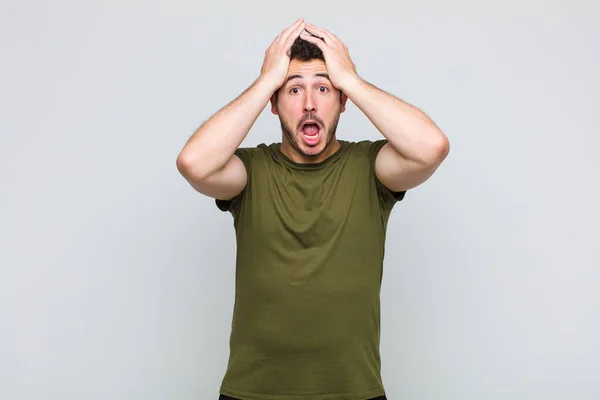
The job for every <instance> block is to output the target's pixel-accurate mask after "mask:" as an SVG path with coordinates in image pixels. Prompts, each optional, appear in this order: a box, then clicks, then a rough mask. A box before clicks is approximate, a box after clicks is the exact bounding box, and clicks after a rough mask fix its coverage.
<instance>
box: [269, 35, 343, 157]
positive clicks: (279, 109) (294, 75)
mask: <svg viewBox="0 0 600 400" xmlns="http://www.w3.org/2000/svg"><path fill="white" fill-rule="evenodd" d="M290 60H291V61H290V66H289V68H288V74H287V78H286V81H285V83H284V84H283V85H282V86H281V88H279V90H278V91H277V92H275V94H274V95H273V97H272V98H271V111H272V112H273V114H276V115H278V116H279V121H280V123H281V129H282V133H283V140H282V150H284V151H285V152H287V153H292V154H294V155H295V156H296V158H298V159H300V160H303V162H319V161H322V160H323V159H324V158H327V157H328V156H329V155H331V153H333V151H335V149H337V146H333V145H337V140H336V137H335V132H336V129H337V124H338V121H339V117H340V113H342V112H344V111H345V109H346V101H347V99H348V98H347V96H346V95H345V94H343V93H342V92H341V90H339V89H337V88H335V87H334V86H333V85H332V84H331V81H330V80H329V78H328V75H327V67H326V65H325V59H324V57H323V53H322V51H321V49H319V47H318V46H316V45H314V44H312V43H310V42H307V41H305V40H303V39H300V38H297V39H296V40H295V42H294V44H293V45H292V47H291V50H290ZM332 146H333V147H332ZM319 156H320V157H319Z"/></svg>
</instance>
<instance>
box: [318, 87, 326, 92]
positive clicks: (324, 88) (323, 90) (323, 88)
mask: <svg viewBox="0 0 600 400" xmlns="http://www.w3.org/2000/svg"><path fill="white" fill-rule="evenodd" d="M321 89H322V90H321ZM319 91H320V92H321V93H325V92H326V91H327V88H326V87H325V86H320V87H319Z"/></svg>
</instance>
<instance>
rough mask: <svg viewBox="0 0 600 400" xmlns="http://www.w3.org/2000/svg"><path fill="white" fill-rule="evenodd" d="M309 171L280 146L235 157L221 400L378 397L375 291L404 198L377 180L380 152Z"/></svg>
mask: <svg viewBox="0 0 600 400" xmlns="http://www.w3.org/2000/svg"><path fill="white" fill-rule="evenodd" d="M339 142H340V145H341V146H340V148H339V149H338V150H337V151H336V152H335V153H334V154H333V155H331V156H330V157H329V158H327V159H326V160H324V161H322V162H320V163H317V164H299V163H296V162H294V161H292V160H291V159H290V158H288V157H287V156H286V155H284V154H283V153H282V152H281V150H280V145H281V143H273V144H270V145H266V144H260V145H258V146H257V147H250V148H248V147H246V148H239V149H237V150H236V152H235V154H236V155H237V156H238V157H239V158H240V159H241V160H242V161H243V163H244V165H245V167H246V170H247V173H248V180H247V184H246V187H245V188H244V190H243V191H242V192H241V193H240V194H239V195H238V196H236V197H235V198H234V199H232V200H230V201H225V200H218V199H217V200H216V205H217V206H218V207H219V209H221V210H222V211H229V212H231V214H232V216H233V224H234V227H235V231H236V243H237V258H236V274H235V276H236V279H235V303H234V309H233V321H232V327H231V328H232V329H231V336H230V341H229V344H230V356H229V361H228V366H227V370H226V372H225V376H224V378H223V381H222V384H221V388H220V393H222V394H225V395H228V396H231V397H236V398H239V399H243V400H308V399H310V400H364V399H368V398H371V397H377V396H381V395H383V394H384V392H385V391H384V386H383V383H382V379H381V373H380V370H381V362H380V354H379V342H380V334H379V329H380V289H381V279H382V273H383V258H384V244H385V235H386V226H387V221H388V218H389V215H390V212H391V210H392V207H393V206H394V204H395V203H396V202H397V201H400V200H402V199H403V198H404V195H405V192H391V191H390V190H388V189H387V188H386V187H385V186H383V184H382V183H381V182H380V181H379V180H378V179H377V176H376V174H375V158H376V156H377V153H378V151H379V150H380V149H381V147H382V146H383V145H384V144H385V143H387V140H385V139H382V140H377V141H360V142H348V141H343V140H339Z"/></svg>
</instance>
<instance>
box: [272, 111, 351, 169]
mask: <svg viewBox="0 0 600 400" xmlns="http://www.w3.org/2000/svg"><path fill="white" fill-rule="evenodd" d="M339 120H340V113H338V114H337V116H336V117H335V120H334V121H333V122H332V124H331V128H329V129H328V128H327V127H326V126H325V124H321V127H322V131H324V133H325V146H324V147H323V148H322V149H321V150H320V151H319V150H317V149H315V148H314V147H312V148H310V149H314V151H313V152H310V153H307V152H306V151H305V150H303V149H302V148H301V147H300V145H299V144H298V141H302V138H301V137H300V135H302V133H299V134H296V130H294V129H291V128H290V126H289V124H288V123H287V122H286V121H285V120H284V119H283V118H281V116H279V122H280V123H281V130H282V132H283V134H284V136H285V138H286V139H287V141H288V143H289V144H290V145H291V146H292V148H293V149H294V150H296V151H297V152H298V153H300V154H302V155H304V156H306V157H310V158H313V157H317V156H319V155H320V154H322V153H323V152H324V151H325V150H327V149H328V148H329V145H330V144H331V141H332V140H333V139H334V138H335V133H336V131H337V126H338V122H339ZM319 134H320V135H322V134H323V132H319Z"/></svg>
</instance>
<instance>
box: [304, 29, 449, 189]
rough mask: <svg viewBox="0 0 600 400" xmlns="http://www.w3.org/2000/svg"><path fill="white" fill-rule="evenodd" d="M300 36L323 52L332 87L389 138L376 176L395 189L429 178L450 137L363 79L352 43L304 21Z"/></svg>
mask: <svg viewBox="0 0 600 400" xmlns="http://www.w3.org/2000/svg"><path fill="white" fill-rule="evenodd" d="M306 31H307V32H308V33H306V34H302V38H303V39H305V40H307V41H309V42H312V43H314V44H316V45H317V46H319V48H320V49H321V50H322V51H323V55H324V57H325V63H326V65H327V71H328V73H329V77H330V79H331V82H332V84H333V85H334V86H336V87H338V88H339V89H341V90H342V91H343V92H344V93H345V94H346V95H347V96H348V98H349V99H350V100H351V101H352V102H353V103H354V104H356V106H357V107H358V108H359V109H360V110H361V111H362V112H363V113H364V114H365V115H366V116H367V117H368V118H369V120H370V121H371V122H372V123H373V124H374V125H375V127H376V128H377V129H378V130H379V131H380V132H381V134H382V135H383V136H384V137H385V138H386V139H387V140H388V141H389V143H387V144H386V145H385V146H384V147H383V148H382V149H381V150H380V151H379V153H378V155H377V159H376V163H375V168H376V173H377V177H378V178H379V180H380V181H381V183H383V184H384V185H385V186H386V187H388V188H389V189H390V190H393V191H396V192H398V191H404V190H408V189H410V188H413V187H415V186H417V185H419V184H421V183H423V182H424V181H425V180H427V179H428V178H429V177H430V176H431V175H432V174H433V172H434V171H435V170H436V169H437V168H438V166H439V165H440V164H441V163H442V161H443V160H444V159H445V158H446V156H447V155H448V152H449V149H450V145H449V141H448V138H447V137H446V136H445V135H444V133H443V132H442V131H441V130H439V129H438V128H437V127H436V126H435V124H434V123H433V122H432V121H431V120H430V119H429V118H428V117H427V116H426V115H425V114H424V113H423V112H422V111H420V110H418V109H417V108H415V107H413V106H411V105H410V104H408V103H405V102H404V101H402V100H400V99H398V98H396V97H394V96H392V95H390V94H388V93H386V92H384V91H382V90H380V89H378V88H376V87H375V86H373V85H371V84H369V83H367V82H365V81H364V80H362V79H361V78H360V77H359V76H358V74H357V73H356V66H355V65H354V63H353V62H352V60H351V58H350V54H349V52H348V47H347V46H346V45H345V44H344V43H342V42H341V40H340V39H339V38H338V37H337V36H336V35H334V34H332V33H330V32H329V31H327V30H325V29H322V28H318V27H316V26H314V25H312V24H306Z"/></svg>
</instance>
